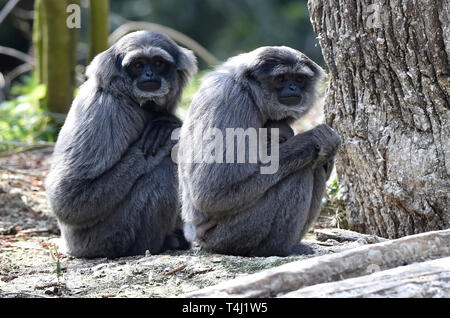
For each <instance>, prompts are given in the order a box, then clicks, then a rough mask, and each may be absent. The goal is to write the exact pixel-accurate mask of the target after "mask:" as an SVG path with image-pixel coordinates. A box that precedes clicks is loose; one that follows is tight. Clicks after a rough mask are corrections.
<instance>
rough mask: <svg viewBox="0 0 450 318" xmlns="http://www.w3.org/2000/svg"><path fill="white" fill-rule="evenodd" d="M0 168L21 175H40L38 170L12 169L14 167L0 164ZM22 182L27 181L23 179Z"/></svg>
mask: <svg viewBox="0 0 450 318" xmlns="http://www.w3.org/2000/svg"><path fill="white" fill-rule="evenodd" d="M0 157H2V155H0ZM0 170H5V171H8V172H10V173H14V174H22V175H27V176H31V177H42V173H39V172H32V171H29V170H23V169H14V168H9V167H6V166H0ZM24 182H27V183H28V181H25V180H24Z"/></svg>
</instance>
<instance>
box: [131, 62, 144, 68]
mask: <svg viewBox="0 0 450 318" xmlns="http://www.w3.org/2000/svg"><path fill="white" fill-rule="evenodd" d="M133 67H134V68H135V69H141V68H143V67H144V63H142V62H141V61H137V62H134V63H133Z"/></svg>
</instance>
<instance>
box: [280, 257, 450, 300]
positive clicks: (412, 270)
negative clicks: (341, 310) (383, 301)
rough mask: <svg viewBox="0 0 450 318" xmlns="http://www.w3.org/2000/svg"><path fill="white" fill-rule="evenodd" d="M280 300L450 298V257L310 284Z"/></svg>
mask: <svg viewBox="0 0 450 318" xmlns="http://www.w3.org/2000/svg"><path fill="white" fill-rule="evenodd" d="M281 297H283V298H297V297H304V298H312V297H321V298H323V297H327V298H328V297H344V298H349V297H399V298H418V297H420V298H423V297H440V298H448V297H450V257H446V258H440V259H437V260H431V261H426V262H421V263H414V264H411V265H407V266H400V267H396V268H393V269H389V270H385V271H382V272H376V273H373V274H371V275H365V276H361V277H356V278H349V279H345V280H341V281H337V282H332V283H324V284H318V285H313V286H309V287H305V288H301V289H298V290H296V291H293V292H290V293H287V294H285V295H283V296H281Z"/></svg>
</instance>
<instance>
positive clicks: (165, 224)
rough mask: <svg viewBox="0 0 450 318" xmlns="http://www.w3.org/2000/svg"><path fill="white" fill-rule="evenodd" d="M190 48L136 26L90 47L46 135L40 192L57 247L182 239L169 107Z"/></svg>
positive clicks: (109, 249)
mask: <svg viewBox="0 0 450 318" xmlns="http://www.w3.org/2000/svg"><path fill="white" fill-rule="evenodd" d="M196 71H197V61H196V58H195V56H194V54H193V53H192V52H191V51H189V50H187V49H185V48H182V47H179V46H178V45H176V44H175V42H173V41H172V40H171V39H169V38H168V37H167V36H165V35H163V34H160V33H157V32H151V31H139V32H134V33H131V34H128V35H126V36H124V37H123V38H121V39H120V40H119V41H118V42H117V43H116V44H114V45H113V46H112V47H110V48H109V49H108V50H106V51H104V52H103V53H101V54H99V55H97V56H96V57H95V58H94V60H93V61H92V63H91V64H90V65H89V66H88V68H87V72H86V74H87V76H88V80H87V81H86V82H85V83H84V84H83V85H82V87H81V89H80V92H79V94H78V96H77V97H76V98H75V100H74V102H73V104H72V107H71V109H70V111H69V114H68V116H67V119H66V121H65V123H64V126H63V127H62V129H61V132H60V134H59V137H58V140H57V142H56V146H55V150H54V154H53V161H52V165H51V169H50V172H49V175H48V177H47V179H46V190H47V196H48V199H49V202H50V205H51V208H52V210H53V212H54V213H55V215H56V217H57V219H58V223H59V226H60V229H61V235H62V239H63V242H64V243H65V244H64V245H65V248H66V251H67V252H68V253H70V254H72V255H74V256H78V257H110V258H113V257H120V256H127V255H137V254H143V253H145V251H146V250H149V251H150V252H151V253H159V252H162V251H164V250H166V249H185V248H189V243H188V242H187V241H186V240H185V238H184V236H183V233H182V223H181V218H180V209H181V207H180V203H179V198H178V179H177V167H176V165H175V163H174V162H173V161H172V159H171V156H170V155H171V148H172V147H173V144H174V142H173V141H171V140H170V138H169V136H170V134H171V133H172V131H173V130H174V129H175V128H177V127H180V126H181V121H180V120H179V119H178V118H177V117H175V115H174V111H175V108H176V106H177V104H178V102H179V101H180V98H181V94H182V90H183V88H184V87H185V85H186V84H187V82H188V79H189V78H190V77H191V76H192V75H193V74H195V73H196Z"/></svg>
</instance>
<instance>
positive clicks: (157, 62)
mask: <svg viewBox="0 0 450 318" xmlns="http://www.w3.org/2000/svg"><path fill="white" fill-rule="evenodd" d="M153 65H154V66H155V67H157V68H159V69H162V68H163V67H164V66H165V63H164V61H163V60H160V59H157V60H156V61H155V62H154V63H153Z"/></svg>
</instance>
